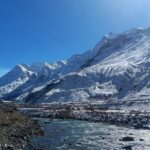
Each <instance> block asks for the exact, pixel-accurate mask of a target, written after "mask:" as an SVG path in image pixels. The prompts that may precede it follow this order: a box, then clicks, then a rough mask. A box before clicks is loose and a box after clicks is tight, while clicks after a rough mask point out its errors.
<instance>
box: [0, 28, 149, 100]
mask: <svg viewBox="0 0 150 150" xmlns="http://www.w3.org/2000/svg"><path fill="white" fill-rule="evenodd" d="M38 65H39V64H36V65H31V66H29V67H27V70H28V69H29V70H28V71H27V72H28V73H29V72H30V71H31V72H32V74H30V76H29V78H28V79H27V81H25V82H22V84H19V85H18V87H16V88H14V89H13V90H12V91H9V90H8V91H9V92H8V93H7V92H5V94H4V95H2V97H3V98H4V99H10V100H11V99H15V100H19V101H23V102H31V103H32V102H36V103H45V102H67V101H71V102H76V101H89V102H91V101H99V100H104V101H107V100H108V99H114V100H119V99H124V100H125V99H143V98H145V99H149V98H150V94H149V93H150V80H149V79H150V78H149V77H150V75H149V73H150V68H149V67H150V28H137V29H136V28H134V29H131V30H129V31H126V32H124V33H121V34H113V33H109V34H108V35H106V36H104V37H103V38H102V39H101V41H100V42H98V44H97V45H96V46H95V47H94V48H93V49H90V50H88V51H86V52H85V53H83V54H77V55H73V56H72V57H70V58H69V59H67V60H64V61H59V62H55V63H53V64H49V63H43V66H42V65H39V66H40V67H38ZM33 66H35V67H33ZM41 66H42V67H41ZM4 78H6V77H5V76H3V77H2V78H0V81H1V80H3V79H4ZM2 87H3V86H2V84H1V83H0V89H1V88H2ZM6 90H7V89H6ZM16 93H17V94H16Z"/></svg>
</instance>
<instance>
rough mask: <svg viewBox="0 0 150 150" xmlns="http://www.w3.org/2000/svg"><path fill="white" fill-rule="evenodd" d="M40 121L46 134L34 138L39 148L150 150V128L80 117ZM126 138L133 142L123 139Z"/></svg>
mask: <svg viewBox="0 0 150 150" xmlns="http://www.w3.org/2000/svg"><path fill="white" fill-rule="evenodd" d="M39 120H40V122H41V124H42V127H43V129H44V131H45V136H39V137H33V138H32V140H31V144H32V145H33V146H34V147H35V148H36V149H38V150H120V149H126V150H150V130H143V129H141V130H139V129H138V130H137V129H133V128H127V127H120V126H115V125H109V124H104V123H95V122H86V121H78V120H61V119H59V120H53V121H52V122H51V123H47V124H46V123H44V121H45V119H42V118H41V119H39ZM124 137H132V138H133V141H132V140H131V141H123V140H122V139H123V138H124ZM28 149H29V148H28V147H25V150H28Z"/></svg>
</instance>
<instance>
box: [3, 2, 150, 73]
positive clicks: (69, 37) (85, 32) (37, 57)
mask: <svg viewBox="0 0 150 150" xmlns="http://www.w3.org/2000/svg"><path fill="white" fill-rule="evenodd" d="M149 6H150V0H1V1H0V75H2V74H4V73H5V72H7V71H8V70H9V69H11V68H12V67H13V66H14V65H16V64H18V63H27V64H31V63H32V62H42V61H48V62H54V61H57V60H60V59H65V58H68V57H70V56H71V55H73V54H75V53H82V52H84V51H86V50H87V49H89V48H92V47H93V46H94V45H95V44H96V43H97V42H98V41H99V40H100V39H101V37H102V36H103V35H105V34H107V33H108V32H122V31H125V30H128V29H130V28H133V27H147V26H150V9H149Z"/></svg>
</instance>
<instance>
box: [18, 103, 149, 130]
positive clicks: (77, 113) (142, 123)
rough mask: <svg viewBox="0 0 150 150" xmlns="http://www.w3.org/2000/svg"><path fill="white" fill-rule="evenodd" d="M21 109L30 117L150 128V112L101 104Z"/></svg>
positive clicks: (70, 104) (56, 104) (51, 105)
mask: <svg viewBox="0 0 150 150" xmlns="http://www.w3.org/2000/svg"><path fill="white" fill-rule="evenodd" d="M20 110H21V111H22V112H23V113H25V114H27V115H29V116H30V117H47V118H53V119H76V120H86V121H93V122H103V123H110V124H115V125H120V126H130V127H134V128H136V129H139V128H143V129H150V112H148V111H146V112H145V111H144V112H143V111H135V110H134V111H133V110H124V109H110V108H108V107H106V106H105V105H101V104H99V105H98V104H88V103H84V104H78V103H64V104H60V103H55V104H49V105H44V106H37V107H35V106H34V107H31V106H30V107H26V108H23V107H22V108H20Z"/></svg>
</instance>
